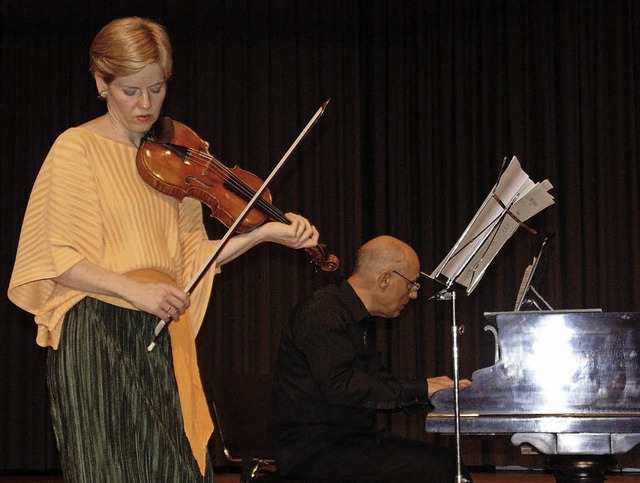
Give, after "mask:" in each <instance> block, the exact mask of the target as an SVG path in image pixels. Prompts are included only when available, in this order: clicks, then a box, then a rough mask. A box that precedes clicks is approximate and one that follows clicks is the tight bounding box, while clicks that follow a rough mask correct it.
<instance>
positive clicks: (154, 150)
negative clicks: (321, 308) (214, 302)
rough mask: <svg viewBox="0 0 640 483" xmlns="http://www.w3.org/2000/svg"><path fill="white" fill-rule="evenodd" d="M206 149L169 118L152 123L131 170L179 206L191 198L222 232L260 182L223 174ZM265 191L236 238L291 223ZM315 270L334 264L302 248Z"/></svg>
mask: <svg viewBox="0 0 640 483" xmlns="http://www.w3.org/2000/svg"><path fill="white" fill-rule="evenodd" d="M208 148H209V144H208V143H207V142H206V141H204V140H203V139H202V138H200V136H198V135H197V134H196V133H195V132H194V131H193V130H192V129H191V128H189V127H188V126H186V125H184V124H182V123H180V122H178V121H175V120H173V119H171V118H169V117H163V118H160V119H158V121H157V122H156V123H155V124H154V126H153V127H152V128H151V130H150V131H149V132H148V133H147V134H145V136H144V137H143V138H142V140H141V142H140V147H139V148H138V153H137V156H136V167H137V168H138V173H139V174H140V176H141V177H142V179H143V180H144V181H145V182H146V183H147V184H148V185H149V186H151V187H152V188H154V189H156V190H157V191H160V192H161V193H164V194H167V195H169V196H172V197H174V198H177V199H178V200H180V201H182V199H184V197H185V196H188V197H191V198H195V199H197V200H199V201H201V202H202V203H204V204H206V205H207V206H208V207H209V208H210V209H211V217H213V218H215V219H217V220H218V221H220V222H221V223H222V224H223V225H225V226H226V227H227V228H229V227H231V226H232V225H233V224H234V223H235V221H236V219H237V218H238V217H239V216H240V215H241V214H242V212H243V211H245V210H244V209H245V207H246V206H247V204H248V202H249V201H250V200H251V199H252V198H253V196H254V195H255V194H256V191H257V190H258V189H259V188H260V186H261V184H262V180H261V179H260V178H259V177H258V176H256V175H255V174H253V173H250V172H248V171H246V170H243V169H241V168H240V167H238V166H234V167H233V168H228V167H227V166H225V165H224V164H222V163H221V162H220V161H218V160H217V159H216V158H215V157H213V156H212V155H211V154H210V153H209V150H208ZM271 200H272V198H271V193H270V192H269V190H268V189H265V190H264V191H263V192H262V194H261V196H260V198H258V200H257V201H256V202H255V204H254V205H253V207H252V208H251V209H250V210H249V211H248V212H247V213H246V215H245V216H244V218H243V219H242V220H241V221H240V222H239V223H238V224H237V226H236V228H235V231H236V232H237V233H246V232H249V231H251V230H253V229H254V228H256V227H258V226H260V225H262V224H263V223H264V222H266V221H267V220H269V219H271V220H274V221H279V222H282V223H286V224H291V221H290V220H289V219H288V218H287V217H286V216H285V214H284V213H283V212H282V211H281V210H279V209H278V208H277V207H275V206H274V205H273V204H272V202H271ZM305 251H306V252H307V253H308V254H310V255H311V257H312V262H313V263H314V264H315V265H316V268H318V267H319V268H320V269H321V270H323V271H325V272H332V271H334V270H336V269H337V268H338V266H339V265H340V261H339V260H338V258H337V257H336V256H335V255H331V254H329V255H325V245H324V244H318V245H317V246H315V247H311V248H305Z"/></svg>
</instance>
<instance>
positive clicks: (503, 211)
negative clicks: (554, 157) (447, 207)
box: [430, 156, 554, 294]
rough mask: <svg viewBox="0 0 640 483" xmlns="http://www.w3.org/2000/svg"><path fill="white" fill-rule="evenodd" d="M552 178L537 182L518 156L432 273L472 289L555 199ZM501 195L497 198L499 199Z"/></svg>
mask: <svg viewBox="0 0 640 483" xmlns="http://www.w3.org/2000/svg"><path fill="white" fill-rule="evenodd" d="M551 188H553V186H552V185H551V183H550V182H549V181H548V180H544V181H542V182H540V183H534V182H533V181H532V180H531V179H530V178H529V175H527V173H525V172H524V171H523V170H522V167H521V166H520V162H519V161H518V159H517V158H516V157H515V156H514V157H513V158H512V159H511V162H510V163H509V166H508V167H507V169H506V170H505V171H504V173H503V174H502V176H501V177H500V179H499V180H498V183H497V184H496V185H495V186H494V188H493V190H492V191H491V193H489V195H488V196H487V198H486V199H485V200H484V202H483V203H482V205H481V207H480V209H479V210H478V212H477V213H476V214H475V216H474V217H473V219H472V220H471V223H470V224H469V226H468V227H467V228H466V230H465V231H464V233H463V234H462V236H461V237H460V239H459V240H458V241H457V242H456V244H455V246H454V247H453V249H452V250H451V251H450V252H449V254H448V255H447V257H446V258H445V259H444V260H443V261H442V262H441V263H440V265H438V267H437V268H436V269H435V270H434V271H433V273H432V274H431V275H430V277H431V278H434V279H440V278H442V277H446V278H447V279H448V281H447V285H451V284H452V283H453V282H456V283H458V284H460V285H462V286H464V287H467V293H468V294H469V293H471V292H472V291H473V289H474V288H475V287H476V286H477V284H478V282H479V281H480V279H481V278H482V276H483V275H484V272H485V270H486V269H487V267H488V266H489V263H491V261H492V260H493V259H494V257H495V256H496V254H497V253H498V251H499V250H500V249H501V248H502V246H503V245H504V244H505V243H506V242H507V240H508V239H509V238H510V237H511V236H512V235H513V234H514V233H515V231H516V230H517V229H518V227H519V226H520V225H519V223H518V221H516V219H514V218H513V217H512V216H510V215H509V213H511V214H512V215H513V216H515V218H517V220H519V221H520V222H524V221H526V220H528V219H529V218H531V217H532V216H533V215H535V214H536V213H539V212H540V211H542V210H544V209H545V208H547V207H549V206H551V205H552V204H553V203H554V199H553V196H551V194H549V193H548V191H549V190H550V189H551ZM496 198H497V199H496Z"/></svg>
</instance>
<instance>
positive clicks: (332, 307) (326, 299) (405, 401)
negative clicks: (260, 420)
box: [270, 280, 429, 471]
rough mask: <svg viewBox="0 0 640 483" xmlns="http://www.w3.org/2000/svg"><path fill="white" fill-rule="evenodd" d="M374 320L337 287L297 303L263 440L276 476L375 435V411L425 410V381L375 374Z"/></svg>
mask: <svg viewBox="0 0 640 483" xmlns="http://www.w3.org/2000/svg"><path fill="white" fill-rule="evenodd" d="M374 320H375V319H374V318H372V317H371V316H370V314H369V313H368V311H367V309H366V308H365V306H364V304H363V303H362V301H361V300H360V299H359V297H358V295H357V294H356V293H355V291H354V290H353V288H352V287H351V285H349V283H348V282H347V281H346V280H345V281H343V282H342V283H341V284H340V286H335V285H329V286H327V287H325V288H323V289H320V290H318V291H317V292H315V293H314V294H313V295H312V296H311V297H310V298H308V299H307V300H305V301H303V302H302V303H300V304H299V305H298V306H297V307H296V308H295V310H294V312H293V315H292V317H291V318H290V320H289V321H288V323H287V324H286V325H285V327H284V328H283V332H282V336H281V340H280V349H279V353H278V360H277V365H276V371H275V374H274V384H273V394H272V402H271V404H272V406H271V420H270V426H271V438H272V441H273V443H274V450H275V453H276V463H277V464H278V466H279V467H280V468H282V469H283V470H285V471H286V470H287V469H288V468H291V467H292V466H293V465H295V464H297V463H298V462H300V461H303V460H304V459H305V458H308V457H311V456H312V455H313V454H314V453H315V452H317V451H322V448H323V447H325V446H326V445H331V443H332V441H335V440H336V439H342V438H345V437H348V436H349V435H350V434H354V433H359V434H360V433H363V432H375V411H376V410H380V409H385V410H393V409H403V408H408V407H410V406H416V405H428V404H429V402H428V397H427V384H426V378H425V379H423V380H419V381H404V382H403V381H400V380H398V379H397V378H395V377H393V376H392V375H391V374H389V373H388V372H387V371H386V370H385V369H384V367H383V365H382V361H381V356H380V353H379V352H377V351H376V349H375V347H374V345H375V344H374V343H373V340H371V334H372V330H373V323H374Z"/></svg>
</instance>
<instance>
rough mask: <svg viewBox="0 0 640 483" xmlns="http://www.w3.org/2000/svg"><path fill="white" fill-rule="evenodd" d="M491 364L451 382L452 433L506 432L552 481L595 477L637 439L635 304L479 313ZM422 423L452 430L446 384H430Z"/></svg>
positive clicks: (639, 367) (639, 363) (639, 372)
mask: <svg viewBox="0 0 640 483" xmlns="http://www.w3.org/2000/svg"><path fill="white" fill-rule="evenodd" d="M485 317H486V318H487V320H488V321H489V323H490V325H488V326H487V327H488V328H493V329H492V332H494V335H495V336H496V354H495V359H496V360H495V364H494V365H492V366H489V367H485V368H482V369H479V370H476V371H475V372H474V373H473V374H472V381H473V382H472V384H471V385H470V386H469V387H467V388H465V389H461V390H459V391H458V403H459V404H458V406H459V413H458V414H459V429H460V433H459V434H460V435H462V437H464V435H511V442H512V443H513V444H514V445H516V446H519V445H521V444H525V443H527V444H529V445H531V446H533V447H534V448H535V449H536V450H538V451H539V452H540V453H542V454H543V455H545V458H546V463H547V466H548V468H549V469H550V470H551V471H553V474H554V476H555V479H556V481H557V482H558V483H560V482H563V483H564V482H582V483H587V482H589V483H591V482H601V481H604V480H605V479H606V477H605V472H606V471H607V470H609V469H612V468H614V467H615V465H616V459H615V455H620V454H623V453H626V452H628V451H629V450H631V449H632V448H633V447H634V446H635V445H636V444H638V443H639V442H640V358H639V355H638V353H639V351H640V313H619V312H616V313H606V312H605V313H603V312H600V311H535V312H500V313H487V314H485ZM431 403H432V404H433V406H434V410H433V411H432V412H430V413H429V414H428V416H427V418H426V431H427V432H431V433H442V434H454V433H455V432H456V426H455V419H456V418H455V393H454V391H453V390H452V389H451V390H442V391H438V392H437V393H435V394H434V396H433V398H432V400H431Z"/></svg>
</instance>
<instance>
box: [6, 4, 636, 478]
mask: <svg viewBox="0 0 640 483" xmlns="http://www.w3.org/2000/svg"><path fill="white" fill-rule="evenodd" d="M0 15H2V20H1V23H0V32H1V33H0V35H1V39H2V43H1V48H0V60H1V65H2V76H0V112H1V113H2V115H1V122H2V134H1V135H0V147H1V152H2V177H1V178H0V183H1V189H0V196H2V201H3V203H2V205H3V206H4V215H3V216H2V217H1V218H0V219H1V223H2V226H1V230H0V241H1V250H0V251H1V256H2V262H1V267H2V270H1V277H2V278H1V280H0V281H1V283H0V285H1V286H2V287H5V294H6V287H7V285H8V281H9V277H10V273H11V269H12V266H13V259H14V254H15V249H16V246H17V242H18V237H19V231H20V225H21V222H22V216H23V213H24V209H25V206H26V203H27V199H28V196H29V192H30V188H31V186H32V184H33V181H34V179H35V176H36V174H37V172H38V169H39V167H40V164H41V162H42V160H43V159H44V157H45V156H46V154H47V151H48V149H49V147H50V146H51V144H52V142H53V141H54V139H55V137H56V136H57V135H58V134H59V133H60V132H62V131H63V130H64V129H66V128H67V127H70V126H73V125H77V124H80V123H82V122H84V121H86V120H88V119H90V118H92V117H95V116H97V115H100V114H101V113H102V111H103V105H102V103H101V102H99V101H98V100H97V99H96V97H97V91H96V88H95V84H94V83H93V81H92V79H91V78H90V76H89V73H88V70H87V66H88V54H87V52H88V46H89V44H90V41H91V39H92V38H93V36H94V35H95V34H96V32H97V31H98V30H99V28H100V27H102V26H103V25H104V24H105V23H106V22H108V21H109V20H111V19H113V18H117V17H122V16H127V15H140V16H146V17H151V18H154V19H157V20H159V21H160V22H162V23H163V24H164V25H165V26H166V27H167V29H168V31H169V34H170V35H171V37H172V40H173V43H174V51H175V73H174V76H173V79H172V80H171V83H170V88H169V95H168V98H167V101H166V104H165V112H164V114H166V115H169V116H171V117H173V118H174V119H177V120H179V121H181V122H183V123H185V124H187V125H189V126H191V127H192V128H193V129H194V130H195V131H196V132H197V133H198V134H199V135H200V136H201V137H202V138H204V139H205V140H207V141H208V142H209V143H210V151H211V153H212V154H213V155H214V156H215V157H217V158H218V159H219V160H220V161H221V162H223V163H225V164H227V165H228V166H230V167H233V166H235V165H237V166H239V167H241V168H242V169H245V170H248V171H250V172H252V173H255V174H257V175H258V176H260V177H262V178H264V177H266V176H267V175H268V174H269V172H270V171H271V169H272V168H273V167H274V166H275V165H276V164H277V162H278V161H279V160H280V158H281V157H282V155H283V154H284V153H285V152H286V150H287V149H288V147H289V145H290V144H291V142H292V141H293V140H294V139H295V138H296V136H297V135H298V133H299V132H300V130H301V129H302V128H303V127H304V125H305V124H306V123H307V121H308V120H309V119H310V118H311V116H312V115H313V113H314V112H315V111H316V110H317V109H318V107H319V106H320V105H321V104H322V103H323V102H324V101H325V100H326V99H329V98H330V99H331V101H330V103H329V105H328V107H327V110H326V113H325V114H324V116H323V117H322V118H321V119H320V121H319V123H318V124H317V126H316V127H315V128H314V129H313V131H312V132H311V134H310V135H309V136H308V138H307V139H305V140H304V142H303V143H302V145H301V146H300V148H299V149H298V150H297V151H296V152H295V154H294V156H293V157H292V158H291V159H290V160H289V162H288V163H287V164H286V166H285V167H284V168H283V169H282V170H281V172H280V173H279V175H278V176H277V177H276V179H275V180H274V181H273V182H272V184H271V191H272V194H273V199H274V203H275V204H276V205H277V206H278V207H279V208H280V209H281V210H282V211H285V212H286V211H293V212H297V213H300V214H303V215H304V216H306V217H308V218H309V219H310V220H312V222H313V223H314V224H315V225H316V226H317V227H318V228H319V230H320V232H321V241H323V242H324V243H326V245H327V250H328V251H329V252H331V253H335V254H336V255H337V256H338V257H339V258H340V260H341V263H342V265H341V268H340V270H338V271H337V272H334V273H324V272H319V273H316V271H315V270H314V268H313V265H312V264H310V263H309V262H310V259H309V257H308V256H307V255H306V254H305V253H304V252H297V251H292V250H289V249H286V248H284V247H281V246H275V245H262V246H260V247H257V248H256V249H254V250H252V251H251V252H250V253H248V254H247V255H246V256H244V257H242V258H241V259H238V260H236V261H233V262H232V263H230V264H228V265H227V266H225V267H224V268H223V272H222V274H221V275H220V276H219V277H217V278H216V282H215V286H214V291H213V296H212V300H211V304H210V307H209V312H208V316H207V320H206V323H205V324H204V327H203V329H202V331H201V333H200V335H199V337H198V345H199V350H200V364H201V369H202V373H203V376H204V379H205V384H207V381H208V376H209V375H212V374H218V373H265V374H268V373H270V371H271V368H272V364H273V361H274V357H275V354H276V349H277V344H278V338H279V333H280V328H281V326H282V324H283V321H284V320H285V319H286V318H287V316H288V314H289V312H290V309H291V308H292V306H293V305H294V303H295V302H297V301H298V300H299V299H301V298H302V297H304V296H305V295H306V294H308V293H310V292H311V291H312V290H314V289H316V288H318V287H320V286H322V285H324V284H326V283H330V282H335V281H337V280H338V279H339V278H340V277H342V276H343V275H347V274H348V273H349V271H350V270H351V269H352V267H353V261H354V255H355V251H356V250H357V248H358V246H359V245H360V244H361V243H363V242H364V241H366V240H368V239H370V238H372V237H374V236H377V235H380V234H391V235H394V236H397V237H399V238H401V239H403V240H405V241H407V242H408V243H410V244H411V245H413V246H414V247H415V249H416V251H417V252H418V254H419V256H420V258H421V262H422V269H423V270H424V271H425V272H428V273H430V272H431V271H432V270H433V269H434V268H435V267H436V266H437V264H438V263H439V262H440V260H442V259H443V258H444V257H445V255H446V254H447V253H448V251H449V249H450V248H451V247H452V246H453V244H454V243H455V241H456V240H457V239H458V237H459V236H460V234H461V233H462V231H463V230H464V228H465V227H466V226H467V224H468V223H469V221H470V220H471V218H472V216H473V215H474V213H475V212H476V210H477V209H478V207H479V206H480V204H481V203H482V201H483V200H484V198H485V197H486V195H487V194H488V193H489V191H490V189H491V188H492V186H493V185H494V183H495V182H496V178H497V176H498V173H499V170H500V166H501V163H502V159H503V158H504V157H507V158H511V157H512V156H514V155H515V156H517V157H518V159H519V160H520V161H521V163H522V166H523V169H524V170H525V171H526V172H527V173H528V174H529V175H530V176H531V178H532V179H533V180H534V181H542V180H544V179H549V181H550V182H551V183H552V184H553V186H554V189H553V190H552V193H553V195H554V197H555V201H556V203H555V204H554V205H553V206H552V207H551V208H549V209H547V210H545V211H544V212H542V213H540V214H539V215H537V216H536V217H534V218H533V219H532V220H530V222H529V224H530V225H531V226H532V227H534V228H535V229H537V230H539V232H540V233H551V234H553V237H552V238H551V241H550V242H549V245H548V247H547V248H546V252H545V255H544V263H543V264H542V265H543V266H542V267H541V268H539V271H540V272H541V275H542V276H541V277H540V281H538V282H537V286H536V288H537V289H538V291H539V292H540V293H541V294H543V296H544V297H545V299H546V300H547V301H548V302H549V303H550V304H551V305H552V306H553V307H554V308H556V309H574V308H594V307H599V308H602V310H604V311H634V310H636V308H637V306H638V302H639V300H640V284H639V283H638V281H639V280H638V279H639V277H638V270H637V267H638V266H639V265H640V227H639V221H638V214H637V210H638V193H639V191H638V188H639V186H638V185H639V181H640V177H639V174H638V166H637V161H638V146H637V139H638V129H639V119H638V109H637V107H638V106H637V104H638V97H637V93H638V92H639V91H638V88H639V87H640V69H639V68H638V67H639V62H640V52H639V50H640V29H639V28H638V27H639V22H640V6H639V5H638V4H637V2H634V1H633V0H449V1H447V0H441V1H435V0H424V1H419V0H412V1H409V0H389V1H382V0H373V1H366V2H365V1H355V0H351V1H349V0H305V1H295V0H289V1H286V0H259V1H258V0H254V1H249V0H245V1H242V0H226V1H220V0H212V1H201V2H196V1H191V2H190V1H180V2H178V1H175V2H174V1H169V0H157V1H156V2H139V1H135V0H134V1H130V0H129V1H124V0H122V1H120V0H117V1H108V2H107V1H106V0H102V1H92V2H84V4H83V3H80V2H68V3H67V2H64V1H61V2H46V1H44V0H43V1H36V0H11V1H5V2H3V3H2V5H1V6H0ZM203 212H204V214H205V217H206V218H207V227H208V229H209V230H210V233H211V236H216V237H219V236H222V234H223V233H224V227H222V225H221V224H220V223H219V222H217V221H216V220H215V219H213V218H209V213H210V210H209V208H207V207H204V209H203ZM540 240H541V236H540V235H531V234H530V233H529V232H527V231H525V230H522V229H520V230H518V231H517V232H516V233H515V235H514V236H513V237H512V239H510V240H509V241H508V242H507V244H506V245H505V246H504V247H503V249H502V250H501V251H500V252H499V254H498V255H497V256H496V258H495V259H494V261H493V262H492V264H491V265H490V266H489V269H488V270H487V272H486V274H485V276H484V278H483V279H482V281H481V282H480V284H479V286H478V288H477V289H476V290H475V291H474V292H473V293H472V294H471V295H469V296H466V295H465V296H463V297H461V298H459V299H458V302H457V319H458V322H459V323H462V325H463V326H464V333H463V334H462V335H461V337H460V340H459V343H460V372H461V375H462V376H463V377H470V376H471V373H472V372H473V371H474V370H475V369H477V368H480V367H485V366H487V365H489V364H491V363H492V361H493V340H492V337H491V336H490V335H487V333H486V332H485V331H484V330H483V328H484V325H485V321H484V318H483V312H486V311H502V310H512V309H513V305H514V302H515V298H516V295H517V291H518V287H519V285H520V280H521V277H522V273H523V271H524V269H525V267H526V266H527V265H528V264H529V263H530V262H531V259H532V256H533V255H535V254H536V253H537V251H538V249H539V245H540ZM422 282H423V289H422V290H421V297H420V298H419V299H418V300H417V301H416V302H414V303H413V304H412V305H410V306H409V307H408V308H407V309H406V310H405V312H403V314H402V315H401V317H399V318H398V319H396V320H390V321H384V322H381V323H380V325H379V331H378V338H377V340H378V345H379V347H380V350H381V351H382V352H383V354H384V355H385V357H386V360H387V362H388V365H389V367H390V369H391V370H392V371H393V372H394V373H396V374H397V375H398V376H400V377H411V378H413V377H422V376H423V375H425V376H432V375H439V374H443V373H445V374H451V373H452V364H453V363H452V350H451V330H450V326H451V320H452V314H451V307H450V305H449V304H448V303H446V302H438V301H434V300H430V299H429V296H430V295H432V294H433V293H435V292H436V291H438V290H439V289H440V288H441V287H440V286H439V285H437V284H436V283H435V282H433V281H431V280H429V279H424V280H422ZM0 304H1V305H0V307H1V315H2V334H3V336H4V337H3V341H4V343H3V350H2V351H0V385H1V387H2V395H1V396H0V469H46V468H55V467H56V466H57V465H58V462H57V461H58V460H57V453H56V449H55V442H54V440H53V437H52V433H51V429H50V421H49V415H48V414H49V413H48V411H49V409H48V401H47V393H46V384H45V380H44V360H45V355H46V350H45V349H42V348H39V347H37V346H36V345H35V343H34V339H35V325H34V323H33V317H32V316H31V315H30V314H27V313H24V312H23V311H21V310H20V309H18V308H16V307H15V306H13V305H12V304H11V303H10V302H9V301H8V299H7V298H6V295H5V296H3V297H2V298H1V299H0ZM207 387H208V388H209V386H207ZM380 424H382V425H390V426H391V427H392V428H393V429H394V430H395V431H397V432H399V433H401V434H405V435H408V436H412V437H416V438H423V439H428V438H432V437H433V436H432V435H427V434H425V432H424V423H423V419H422V418H421V417H418V416H416V417H405V416H393V417H390V418H381V421H380ZM445 443H446V441H445ZM464 444H465V445H466V446H465V450H464V451H465V456H466V457H467V458H468V459H469V460H470V461H471V463H472V464H477V463H478V462H481V463H491V464H509V463H512V462H513V458H515V457H516V456H517V455H515V453H516V452H517V451H516V449H514V448H511V447H510V445H509V444H508V442H507V443H500V441H495V440H493V441H478V442H476V441H466V440H465V443H464Z"/></svg>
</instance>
